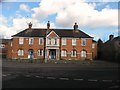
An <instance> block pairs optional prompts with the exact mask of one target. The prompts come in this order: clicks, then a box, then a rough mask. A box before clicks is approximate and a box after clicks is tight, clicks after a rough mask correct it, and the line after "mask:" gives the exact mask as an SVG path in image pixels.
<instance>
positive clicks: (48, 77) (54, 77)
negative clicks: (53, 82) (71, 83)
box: [47, 77, 56, 79]
mask: <svg viewBox="0 0 120 90" xmlns="http://www.w3.org/2000/svg"><path fill="white" fill-rule="evenodd" d="M47 79H56V78H55V77H47Z"/></svg>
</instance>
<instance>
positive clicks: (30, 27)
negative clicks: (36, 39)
mask: <svg viewBox="0 0 120 90" xmlns="http://www.w3.org/2000/svg"><path fill="white" fill-rule="evenodd" d="M28 26H29V29H30V30H31V29H32V23H31V22H30V23H29V24H28Z"/></svg>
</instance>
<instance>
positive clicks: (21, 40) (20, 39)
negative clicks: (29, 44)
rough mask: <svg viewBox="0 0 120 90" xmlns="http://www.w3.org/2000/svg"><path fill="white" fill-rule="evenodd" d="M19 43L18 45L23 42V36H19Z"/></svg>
mask: <svg viewBox="0 0 120 90" xmlns="http://www.w3.org/2000/svg"><path fill="white" fill-rule="evenodd" d="M19 44H20V45H22V44H24V38H23V37H20V38H19Z"/></svg>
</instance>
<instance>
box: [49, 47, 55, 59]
mask: <svg viewBox="0 0 120 90" xmlns="http://www.w3.org/2000/svg"><path fill="white" fill-rule="evenodd" d="M50 59H52V60H53V59H56V50H55V49H51V50H50Z"/></svg>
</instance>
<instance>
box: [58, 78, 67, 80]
mask: <svg viewBox="0 0 120 90" xmlns="http://www.w3.org/2000/svg"><path fill="white" fill-rule="evenodd" d="M59 79H60V80H69V78H59Z"/></svg>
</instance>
